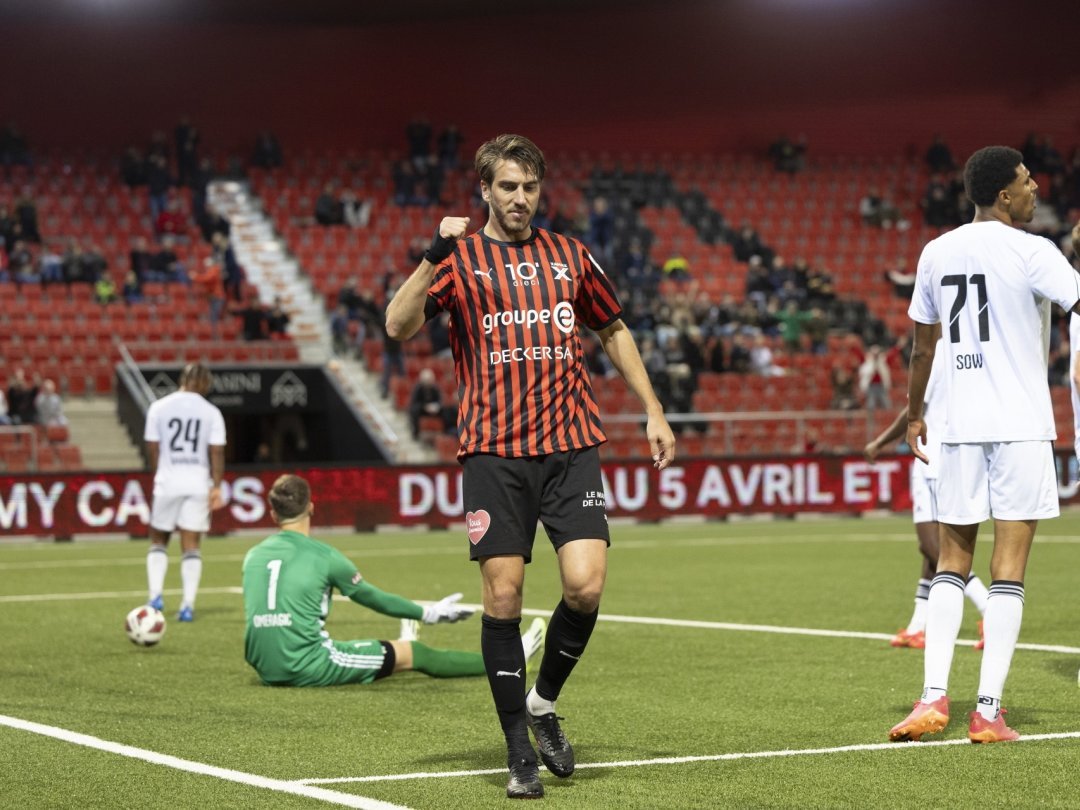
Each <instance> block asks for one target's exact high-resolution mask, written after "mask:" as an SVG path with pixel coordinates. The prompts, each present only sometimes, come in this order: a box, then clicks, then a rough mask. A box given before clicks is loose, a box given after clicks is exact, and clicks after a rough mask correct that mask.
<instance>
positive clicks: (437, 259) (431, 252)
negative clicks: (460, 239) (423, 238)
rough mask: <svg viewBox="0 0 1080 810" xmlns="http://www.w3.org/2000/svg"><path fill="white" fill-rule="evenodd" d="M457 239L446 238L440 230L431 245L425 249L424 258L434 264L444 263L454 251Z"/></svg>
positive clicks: (436, 232)
mask: <svg viewBox="0 0 1080 810" xmlns="http://www.w3.org/2000/svg"><path fill="white" fill-rule="evenodd" d="M456 244H457V239H445V238H443V235H442V234H441V233H439V231H438V230H436V231H435V237H434V238H433V239H432V240H431V247H429V248H428V249H427V250H425V251H424V258H425V259H427V260H428V261H429V262H431V263H432V264H442V262H444V261H445V260H446V258H447V257H448V256H449V255H450V254H451V253H453V252H454V246H455V245H456Z"/></svg>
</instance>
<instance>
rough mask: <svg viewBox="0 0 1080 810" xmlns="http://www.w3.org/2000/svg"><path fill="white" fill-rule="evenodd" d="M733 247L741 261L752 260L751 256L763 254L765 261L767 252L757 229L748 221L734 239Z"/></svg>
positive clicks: (736, 256)
mask: <svg viewBox="0 0 1080 810" xmlns="http://www.w3.org/2000/svg"><path fill="white" fill-rule="evenodd" d="M731 249H732V251H733V252H734V254H735V258H736V259H738V260H739V261H740V262H748V261H750V257H751V256H761V257H762V261H764V257H765V252H766V251H765V246H764V245H763V244H762V242H761V238H760V237H759V236H758V235H757V231H755V230H754V229H753V228H752V227H751V226H750V225H749V224H746V223H744V224H743V226H742V228H740V229H739V233H738V235H737V236H736V237H735V239H733V240H732V242H731Z"/></svg>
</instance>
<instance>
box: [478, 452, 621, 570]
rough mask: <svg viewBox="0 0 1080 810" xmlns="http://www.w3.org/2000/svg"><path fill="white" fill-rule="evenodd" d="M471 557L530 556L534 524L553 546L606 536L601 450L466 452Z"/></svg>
mask: <svg viewBox="0 0 1080 810" xmlns="http://www.w3.org/2000/svg"><path fill="white" fill-rule="evenodd" d="M462 489H463V499H464V504H465V523H466V530H467V532H468V535H469V546H470V548H469V558H470V559H473V560H478V559H480V558H481V557H491V556H494V555H497V554H516V555H520V556H522V557H524V558H525V562H529V561H530V560H531V559H532V547H533V539H534V538H535V537H536V523H537V521H540V522H542V523H543V524H544V529H545V530H546V531H547V535H548V539H550V540H551V545H552V546H554V547H555V548H556V549H558V548H559V547H560V546H562V545H563V544H565V543H569V542H570V541H571V540H606V541H607V543H608V545H611V538H610V535H609V534H608V523H607V507H606V503H605V500H604V484H603V479H602V478H601V477H600V451H599V450H598V449H597V448H596V447H587V448H585V449H584V450H569V451H566V452H563V453H551V454H549V455H546V456H531V457H527V458H503V457H502V456H493V455H488V454H478V455H474V456H468V457H467V458H466V459H465V461H464V482H463V485H462Z"/></svg>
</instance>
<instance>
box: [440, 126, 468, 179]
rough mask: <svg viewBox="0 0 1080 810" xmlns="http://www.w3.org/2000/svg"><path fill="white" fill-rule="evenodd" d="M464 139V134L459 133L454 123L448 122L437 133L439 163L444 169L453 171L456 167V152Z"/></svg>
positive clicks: (457, 159)
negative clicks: (444, 127) (445, 126)
mask: <svg viewBox="0 0 1080 810" xmlns="http://www.w3.org/2000/svg"><path fill="white" fill-rule="evenodd" d="M464 140H465V136H463V135H462V134H461V130H459V129H458V128H457V125H456V124H450V125H449V126H448V127H447V128H446V129H444V130H443V131H442V132H440V133H439V139H438V147H439V163H440V164H441V165H442V167H443V170H444V171H453V170H454V169H456V168H457V167H458V162H459V157H458V153H459V152H460V150H461V144H462V142H463V141H464Z"/></svg>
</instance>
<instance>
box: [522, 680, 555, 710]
mask: <svg viewBox="0 0 1080 810" xmlns="http://www.w3.org/2000/svg"><path fill="white" fill-rule="evenodd" d="M525 708H527V709H528V711H529V714H534V715H536V714H551V713H552V712H554V711H555V703H554V701H551V700H544V699H543V698H542V697H540V696H539V695H538V694H536V687H535V686H534V687H533V688H532V689H530V690H529V694H527V695H526V696H525Z"/></svg>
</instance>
